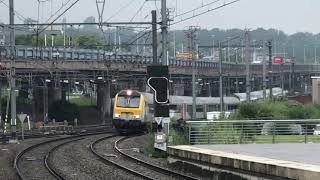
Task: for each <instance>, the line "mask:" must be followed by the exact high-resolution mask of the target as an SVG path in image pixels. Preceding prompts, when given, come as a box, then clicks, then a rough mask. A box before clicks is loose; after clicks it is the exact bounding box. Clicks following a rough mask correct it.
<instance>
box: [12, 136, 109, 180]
mask: <svg viewBox="0 0 320 180" xmlns="http://www.w3.org/2000/svg"><path fill="white" fill-rule="evenodd" d="M107 133H110V131H108V132H99V133H91V134H81V135H75V136H68V137H63V138H57V139H52V140H49V141H45V142H42V143H38V144H35V145H33V146H30V147H28V148H26V149H24V150H23V151H21V152H20V153H19V154H18V155H17V156H16V158H15V160H14V167H15V169H16V172H17V175H18V177H19V178H20V179H22V180H25V179H30V175H29V172H28V170H29V171H33V173H34V174H35V176H36V177H35V178H36V179H64V178H63V177H62V176H61V175H60V174H59V173H57V172H56V171H55V170H54V169H53V168H52V166H51V164H50V161H49V159H50V158H52V157H51V154H52V153H53V152H54V151H55V150H56V149H58V148H60V147H62V146H64V145H67V144H68V143H71V142H75V141H79V140H81V139H83V138H84V137H86V136H93V135H100V134H107ZM22 166H27V168H21V167H22ZM32 179H33V177H32Z"/></svg>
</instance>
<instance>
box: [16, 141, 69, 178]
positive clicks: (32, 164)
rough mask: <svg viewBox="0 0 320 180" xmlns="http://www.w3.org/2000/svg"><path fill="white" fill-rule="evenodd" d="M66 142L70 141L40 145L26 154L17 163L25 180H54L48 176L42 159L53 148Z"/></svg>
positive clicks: (48, 173)
mask: <svg viewBox="0 0 320 180" xmlns="http://www.w3.org/2000/svg"><path fill="white" fill-rule="evenodd" d="M66 141H70V139H67V140H62V141H57V142H52V143H49V144H45V145H41V146H39V147H37V148H34V149H32V150H31V151H28V152H26V153H25V154H24V155H23V156H22V157H21V161H20V162H19V167H20V170H21V172H22V173H23V174H24V176H25V177H26V178H27V179H39V180H42V179H46V180H51V179H52V180H55V178H54V177H53V176H52V175H51V174H50V172H49V171H48V170H47V169H46V167H45V165H44V157H45V156H46V154H47V153H48V152H49V151H50V150H51V149H52V148H53V147H54V146H57V145H58V144H61V143H63V142H66Z"/></svg>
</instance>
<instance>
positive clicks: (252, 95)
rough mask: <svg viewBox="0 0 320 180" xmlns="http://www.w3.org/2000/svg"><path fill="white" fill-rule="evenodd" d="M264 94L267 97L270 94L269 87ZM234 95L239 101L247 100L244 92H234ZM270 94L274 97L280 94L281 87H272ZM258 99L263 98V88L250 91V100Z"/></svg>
mask: <svg viewBox="0 0 320 180" xmlns="http://www.w3.org/2000/svg"><path fill="white" fill-rule="evenodd" d="M286 92H287V91H284V94H285V93H286ZM266 94H267V97H268V96H269V94H270V91H269V89H267V91H266ZM234 95H235V96H236V97H238V98H239V100H240V102H242V101H246V100H247V94H246V93H234ZM272 95H273V96H275V97H279V96H282V89H281V88H279V87H275V88H272ZM259 99H263V90H260V91H252V92H250V100H252V101H255V100H259Z"/></svg>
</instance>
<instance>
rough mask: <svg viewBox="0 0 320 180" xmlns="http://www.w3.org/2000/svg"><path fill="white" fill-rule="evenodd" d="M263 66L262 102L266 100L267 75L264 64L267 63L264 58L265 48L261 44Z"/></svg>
mask: <svg viewBox="0 0 320 180" xmlns="http://www.w3.org/2000/svg"><path fill="white" fill-rule="evenodd" d="M262 49H263V62H262V63H263V64H262V68H263V69H262V71H263V73H262V76H263V77H262V79H263V85H262V86H263V100H266V99H267V78H266V75H267V72H266V71H267V67H266V63H267V58H266V55H267V52H266V46H265V44H264V43H263V48H262Z"/></svg>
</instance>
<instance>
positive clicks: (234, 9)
mask: <svg viewBox="0 0 320 180" xmlns="http://www.w3.org/2000/svg"><path fill="white" fill-rule="evenodd" d="M1 1H3V2H5V3H6V4H8V2H9V0H0V2H1ZM14 1H15V8H16V11H17V12H18V13H19V14H21V15H22V16H23V17H31V18H33V19H37V9H38V0H14ZM41 1H45V0H41ZM51 1H52V2H53V3H52V8H51ZM68 1H70V2H75V0H47V2H43V3H41V5H40V21H42V22H45V21H46V20H47V19H48V17H49V16H50V15H51V12H53V13H54V12H55V11H57V10H58V9H59V8H60V7H61V5H62V3H63V2H68ZM213 1H214V0H167V3H168V8H170V9H171V11H172V13H171V15H172V16H175V15H177V14H181V13H183V12H186V11H188V10H191V9H194V8H196V7H200V6H201V5H202V4H207V3H210V2H213ZM224 1H226V2H230V1H231V0H220V1H219V2H218V3H215V4H213V5H211V6H208V7H205V8H202V9H200V11H196V12H195V14H197V13H199V12H202V11H206V10H208V9H211V8H215V7H217V6H219V5H221V4H222V3H223V2H224ZM95 2H96V1H95V0H80V1H79V2H78V3H77V4H76V5H75V6H74V7H73V8H72V9H70V11H68V13H67V14H66V18H67V21H68V22H82V21H83V20H84V19H85V18H86V17H88V16H95V17H97V11H96V4H95ZM106 2H107V4H106V9H105V14H104V20H109V19H110V17H111V19H110V20H109V21H130V20H131V18H132V17H134V15H135V14H136V16H135V18H134V21H147V20H148V21H149V20H150V19H151V17H150V16H148V15H149V14H150V13H149V12H150V11H151V10H153V9H155V8H156V7H157V8H158V9H160V1H159V2H157V4H155V1H148V2H145V0H106ZM144 2H145V3H144ZM69 4H70V3H69ZM142 5H143V6H142ZM121 7H124V8H121ZM140 8H141V11H139V12H138V10H139V9H140ZM319 8H320V1H319V0H240V1H239V2H236V3H235V4H232V5H230V6H226V7H223V8H221V9H218V10H216V11H212V12H209V13H207V14H205V15H202V16H199V17H196V18H193V19H191V20H188V21H185V22H183V23H179V24H177V25H175V26H173V27H172V28H173V29H183V28H185V27H186V26H189V25H197V26H200V27H201V28H207V29H212V28H222V29H229V28H241V29H244V28H246V27H247V28H250V29H256V28H257V27H263V28H267V29H268V28H276V29H280V30H283V31H285V32H286V33H288V34H293V33H295V32H311V33H320V21H319V20H318V18H319V17H320V11H319ZM119 9H121V11H120V13H117V12H118V11H119ZM137 12H138V13H137ZM113 15H114V16H113ZM190 15H192V14H187V15H184V16H182V17H179V18H175V21H178V20H179V19H181V18H182V19H183V18H186V17H189V16H190ZM16 19H17V20H16V21H17V22H19V19H18V18H16ZM20 19H21V18H20ZM0 22H5V23H8V8H7V7H6V6H5V5H4V4H2V3H0ZM20 22H21V21H20Z"/></svg>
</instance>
